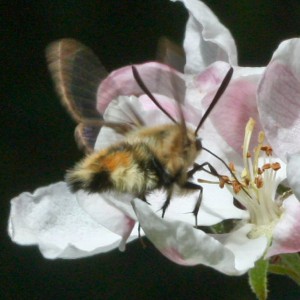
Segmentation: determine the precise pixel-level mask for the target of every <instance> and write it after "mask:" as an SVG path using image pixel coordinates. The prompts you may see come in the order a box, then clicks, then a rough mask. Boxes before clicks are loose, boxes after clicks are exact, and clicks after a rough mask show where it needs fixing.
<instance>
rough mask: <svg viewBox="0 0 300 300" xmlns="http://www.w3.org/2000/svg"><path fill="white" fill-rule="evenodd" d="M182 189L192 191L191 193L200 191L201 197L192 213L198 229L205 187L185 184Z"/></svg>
mask: <svg viewBox="0 0 300 300" xmlns="http://www.w3.org/2000/svg"><path fill="white" fill-rule="evenodd" d="M182 188H184V189H187V190H191V191H193V190H194V191H196V190H199V195H198V198H197V201H196V204H195V207H194V209H193V211H192V214H193V215H194V217H195V227H196V228H197V226H198V212H199V209H200V206H201V203H202V195H203V187H202V186H201V185H200V184H196V183H194V182H189V181H187V182H185V183H184V185H183V186H182Z"/></svg>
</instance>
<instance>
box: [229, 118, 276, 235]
mask: <svg viewBox="0 0 300 300" xmlns="http://www.w3.org/2000/svg"><path fill="white" fill-rule="evenodd" d="M254 126H255V121H254V120H253V119H250V120H249V121H248V123H247V126H246V129H245V138H244V144H243V162H244V169H243V171H242V173H241V174H238V173H237V172H236V170H235V168H234V165H233V164H231V166H230V167H231V169H232V172H233V173H234V175H235V176H236V178H235V179H231V180H229V181H228V182H227V184H226V185H227V186H228V188H229V189H230V190H231V192H232V194H233V195H234V197H235V198H236V199H237V200H238V201H239V202H240V203H241V204H242V205H243V206H244V207H245V208H246V209H247V210H248V211H249V215H250V223H252V224H255V225H256V226H255V229H254V230H253V231H252V232H251V233H250V235H251V237H253V238H254V237H257V236H260V235H261V234H263V233H264V234H267V235H268V236H270V235H271V234H272V229H273V227H274V225H275V224H276V222H277V221H278V219H279V217H280V215H281V209H280V206H279V205H278V204H277V203H276V201H275V195H276V189H277V182H276V173H277V171H278V170H279V169H280V164H279V163H278V162H274V161H273V159H272V148H271V147H270V146H266V145H264V144H263V142H264V139H265V135H264V133H263V132H260V133H259V136H258V145H257V147H256V148H255V149H254V153H253V154H251V152H250V151H249V146H250V141H251V137H252V133H253V129H254Z"/></svg>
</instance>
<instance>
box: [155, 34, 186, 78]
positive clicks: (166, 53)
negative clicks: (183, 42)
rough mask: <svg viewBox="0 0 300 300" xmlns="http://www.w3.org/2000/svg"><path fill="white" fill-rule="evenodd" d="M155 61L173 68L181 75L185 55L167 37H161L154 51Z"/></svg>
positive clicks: (179, 47)
mask: <svg viewBox="0 0 300 300" xmlns="http://www.w3.org/2000/svg"><path fill="white" fill-rule="evenodd" d="M156 58H157V61H159V62H161V63H163V64H166V65H169V66H171V67H173V68H174V69H175V70H177V71H180V72H182V73H183V69H184V65H185V54H184V50H183V48H182V47H181V46H179V45H177V44H176V43H174V42H173V41H171V40H170V39H168V38H167V37H164V36H163V37H161V38H160V39H159V41H158V45H157V51H156Z"/></svg>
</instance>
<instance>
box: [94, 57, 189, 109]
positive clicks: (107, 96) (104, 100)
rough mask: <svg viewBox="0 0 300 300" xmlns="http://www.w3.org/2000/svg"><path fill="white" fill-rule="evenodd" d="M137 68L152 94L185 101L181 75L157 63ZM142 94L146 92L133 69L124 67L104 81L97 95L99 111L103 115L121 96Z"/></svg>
mask: <svg viewBox="0 0 300 300" xmlns="http://www.w3.org/2000/svg"><path fill="white" fill-rule="evenodd" d="M136 68H137V70H138V72H139V74H140V77H141V78H142V80H143V82H144V83H145V85H146V86H147V88H148V89H149V90H150V91H151V92H152V93H158V94H161V95H165V96H167V97H170V98H172V99H176V100H177V101H180V102H183V101H184V96H185V83H184V80H183V78H182V77H183V75H182V74H181V73H179V72H177V71H176V70H174V69H172V68H171V67H169V66H167V65H163V64H160V63H156V62H149V63H145V64H141V65H136ZM141 94H144V92H143V91H142V90H141V88H140V87H139V85H138V83H137V82H136V80H135V79H134V77H133V73H132V67H131V66H126V67H123V68H121V69H118V70H116V71H114V72H112V73H111V74H110V75H109V76H108V77H107V78H106V79H105V80H103V81H102V83H101V85H100V86H99V89H98V93H97V109H98V111H99V112H100V113H101V114H103V113H104V111H105V109H106V108H107V106H108V104H109V103H110V102H111V101H112V100H113V99H116V98H118V97H119V96H132V95H135V96H138V95H141ZM175 96H176V97H175Z"/></svg>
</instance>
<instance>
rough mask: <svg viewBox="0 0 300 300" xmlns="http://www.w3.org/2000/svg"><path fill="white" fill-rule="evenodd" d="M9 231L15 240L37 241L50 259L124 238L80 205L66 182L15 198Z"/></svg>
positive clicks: (71, 255)
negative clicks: (104, 225)
mask: <svg viewBox="0 0 300 300" xmlns="http://www.w3.org/2000/svg"><path fill="white" fill-rule="evenodd" d="M8 231H9V235H10V237H11V239H12V240H13V241H14V242H16V243H18V244H21V245H38V246H39V248H40V251H41V252H42V254H43V255H44V256H45V257H46V258H50V259H54V258H59V257H60V258H79V257H84V256H90V255H93V254H96V253H101V252H107V251H110V250H112V249H114V248H116V247H118V245H119V243H120V241H121V237H120V236H119V235H117V234H115V233H113V232H111V231H109V230H107V229H106V228H105V227H103V226H101V225H100V224H98V223H97V222H96V221H95V220H93V219H92V218H91V217H90V216H89V215H88V214H87V213H86V212H85V211H84V210H83V209H81V208H80V207H79V205H78V203H77V199H76V195H75V194H72V193H70V191H69V190H68V188H67V186H66V184H65V183H64V182H59V183H56V184H52V185H50V186H48V187H42V188H39V189H37V190H36V191H35V192H34V193H33V194H30V193H27V192H26V193H22V194H20V195H19V196H18V197H16V198H14V199H12V201H11V211H10V217H9V228H8Z"/></svg>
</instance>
